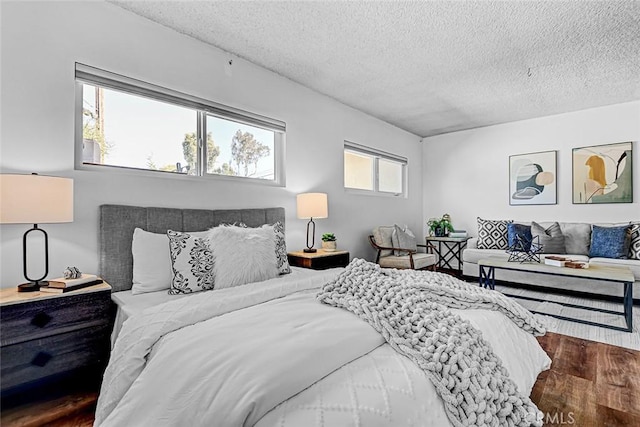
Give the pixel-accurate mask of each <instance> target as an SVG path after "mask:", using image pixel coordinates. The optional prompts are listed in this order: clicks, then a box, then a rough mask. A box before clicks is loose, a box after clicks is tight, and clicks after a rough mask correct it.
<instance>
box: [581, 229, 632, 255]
mask: <svg viewBox="0 0 640 427" xmlns="http://www.w3.org/2000/svg"><path fill="white" fill-rule="evenodd" d="M628 228H629V226H628V225H623V226H620V227H600V226H598V225H594V226H593V229H592V230H591V249H590V250H589V257H590V258H626V257H627V252H628V250H629V247H628V246H627V230H628Z"/></svg>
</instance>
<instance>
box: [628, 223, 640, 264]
mask: <svg viewBox="0 0 640 427" xmlns="http://www.w3.org/2000/svg"><path fill="white" fill-rule="evenodd" d="M628 233H629V235H630V236H629V255H628V257H629V259H638V260H640V222H637V223H633V222H632V223H631V226H630V227H629V231H628Z"/></svg>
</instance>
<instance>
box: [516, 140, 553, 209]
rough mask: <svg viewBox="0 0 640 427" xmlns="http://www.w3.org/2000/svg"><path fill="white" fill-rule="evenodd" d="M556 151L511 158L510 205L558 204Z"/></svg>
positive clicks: (518, 155) (519, 155)
mask: <svg viewBox="0 0 640 427" xmlns="http://www.w3.org/2000/svg"><path fill="white" fill-rule="evenodd" d="M556 157H557V152H556V151H542V152H539V153H528V154H517V155H513V156H509V204H510V205H555V204H556V203H558V193H557V179H556V175H557V171H556V160H557V159H556Z"/></svg>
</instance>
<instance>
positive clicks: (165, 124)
mask: <svg viewBox="0 0 640 427" xmlns="http://www.w3.org/2000/svg"><path fill="white" fill-rule="evenodd" d="M76 81H77V83H78V84H77V87H78V91H79V94H78V104H79V106H78V108H77V114H78V127H77V131H76V133H77V139H78V145H77V147H78V153H77V154H76V159H77V164H79V165H99V166H111V167H117V168H128V169H141V170H147V171H149V170H150V171H160V172H168V173H173V174H183V175H194V176H214V175H218V176H222V175H224V176H227V177H239V178H245V179H247V178H248V179H256V180H261V181H267V182H275V183H277V184H281V185H283V184H284V170H283V169H284V168H283V161H282V160H283V152H284V133H285V124H284V123H282V122H279V121H277V120H273V119H269V118H266V117H263V116H258V115H254V114H251V113H248V112H244V111H240V110H236V109H233V108H231V107H226V106H222V105H219V104H215V103H212V102H208V101H205V100H202V99H200V98H195V97H192V96H190V95H185V94H182V93H178V92H175V91H172V90H170V89H166V88H161V87H158V86H155V85H151V84H149V83H145V82H141V81H137V80H133V79H130V78H127V77H123V76H120V75H117V74H113V73H109V72H106V71H103V70H98V69H95V68H92V67H88V66H85V65H82V64H76Z"/></svg>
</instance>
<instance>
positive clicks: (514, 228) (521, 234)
mask: <svg viewBox="0 0 640 427" xmlns="http://www.w3.org/2000/svg"><path fill="white" fill-rule="evenodd" d="M531 238H532V237H531V226H530V225H526V224H518V223H516V222H511V223H509V224H507V240H508V241H509V248H511V249H512V250H514V251H520V252H526V251H528V250H529V249H531ZM516 246H517V247H516Z"/></svg>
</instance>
